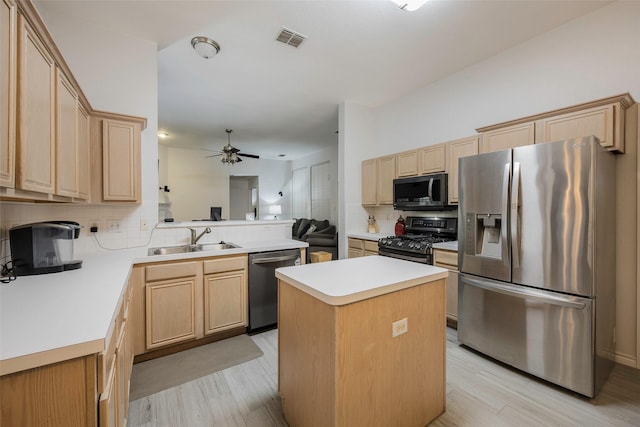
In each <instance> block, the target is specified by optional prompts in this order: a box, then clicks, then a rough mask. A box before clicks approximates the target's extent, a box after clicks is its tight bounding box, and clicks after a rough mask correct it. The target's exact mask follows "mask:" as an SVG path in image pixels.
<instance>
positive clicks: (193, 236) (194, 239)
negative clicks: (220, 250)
mask: <svg viewBox="0 0 640 427" xmlns="http://www.w3.org/2000/svg"><path fill="white" fill-rule="evenodd" d="M189 230H191V244H192V245H195V244H196V243H198V240H200V238H201V237H202V236H204V235H205V234H207V233H211V229H210V228H209V227H207V228H205V229H204V231H203V232H202V233H200V234H198V235H197V236H196V230H195V229H193V228H189Z"/></svg>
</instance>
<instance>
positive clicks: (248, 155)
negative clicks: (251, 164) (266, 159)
mask: <svg viewBox="0 0 640 427" xmlns="http://www.w3.org/2000/svg"><path fill="white" fill-rule="evenodd" d="M236 154H237V155H238V156H244V157H250V158H252V159H259V158H260V156H258V155H257V154H247V153H236Z"/></svg>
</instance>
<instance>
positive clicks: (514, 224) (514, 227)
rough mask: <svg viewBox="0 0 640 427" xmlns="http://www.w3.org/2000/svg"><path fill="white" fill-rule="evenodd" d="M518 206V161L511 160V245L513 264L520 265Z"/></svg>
mask: <svg viewBox="0 0 640 427" xmlns="http://www.w3.org/2000/svg"><path fill="white" fill-rule="evenodd" d="M519 207H520V162H513V183H512V184H511V242H512V243H511V247H512V252H513V266H514V267H519V266H520V227H519V226H518V225H519V224H518V208H519Z"/></svg>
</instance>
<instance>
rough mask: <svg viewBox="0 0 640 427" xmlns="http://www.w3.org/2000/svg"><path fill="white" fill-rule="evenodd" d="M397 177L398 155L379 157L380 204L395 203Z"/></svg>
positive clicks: (378, 189)
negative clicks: (394, 187)
mask: <svg viewBox="0 0 640 427" xmlns="http://www.w3.org/2000/svg"><path fill="white" fill-rule="evenodd" d="M395 178H396V156H394V155H391V156H386V157H380V158H379V159H378V188H377V191H378V204H379V205H392V204H393V180H394V179H395Z"/></svg>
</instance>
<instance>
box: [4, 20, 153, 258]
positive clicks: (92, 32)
mask: <svg viewBox="0 0 640 427" xmlns="http://www.w3.org/2000/svg"><path fill="white" fill-rule="evenodd" d="M41 16H42V18H43V20H44V21H45V23H46V25H47V28H48V29H49V31H50V32H51V34H52V36H53V38H54V40H55V41H56V44H57V46H58V48H59V49H60V51H61V52H62V55H63V56H64V58H65V60H66V62H67V63H68V64H69V67H70V68H71V70H72V72H73V74H74V77H75V78H76V80H77V81H78V83H79V84H80V87H81V88H82V90H83V92H84V94H85V95H86V97H87V98H88V100H89V103H90V104H91V106H92V107H93V108H94V109H96V110H102V111H110V112H116V113H122V114H129V115H134V116H140V117H146V118H147V128H146V130H144V131H143V132H142V199H143V201H142V204H141V205H140V206H135V207H119V206H67V205H40V204H36V205H30V204H13V203H6V202H2V203H0V219H1V220H2V222H1V224H0V226H1V227H2V230H3V233H4V235H5V236H6V230H7V229H8V228H10V227H11V226H12V225H15V224H24V223H28V222H34V221H44V220H49V219H69V220H75V221H78V222H80V223H81V224H82V225H84V226H85V228H84V229H83V230H82V232H81V237H80V239H79V240H78V241H76V245H75V251H76V255H78V254H82V253H84V252H91V251H95V250H97V248H98V247H97V245H96V242H95V240H94V239H93V238H92V237H93V236H91V235H90V233H89V228H88V226H89V225H91V224H98V225H99V226H100V228H101V229H103V230H104V229H105V227H106V224H107V220H109V219H112V220H117V221H119V222H120V225H121V230H122V232H120V233H103V232H100V233H98V234H99V236H100V238H101V241H102V242H103V243H104V244H106V245H112V246H119V247H121V246H133V245H138V244H143V243H145V242H146V241H148V239H149V238H150V232H149V231H146V232H142V231H140V221H141V219H145V220H146V221H147V222H148V223H150V224H153V223H155V221H156V220H157V215H158V207H157V200H158V199H157V198H158V191H157V163H156V160H157V152H158V150H157V127H158V126H157V116H158V111H157V104H158V100H157V52H156V51H157V46H156V44H155V43H151V42H148V41H144V40H139V39H135V38H131V37H127V36H125V35H122V34H117V33H113V32H109V31H105V30H103V29H101V28H98V27H96V26H93V25H86V24H84V23H83V22H79V21H76V20H74V18H73V17H71V16H64V15H58V14H51V15H49V14H47V13H46V11H41ZM0 256H3V255H1V254H0Z"/></svg>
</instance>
